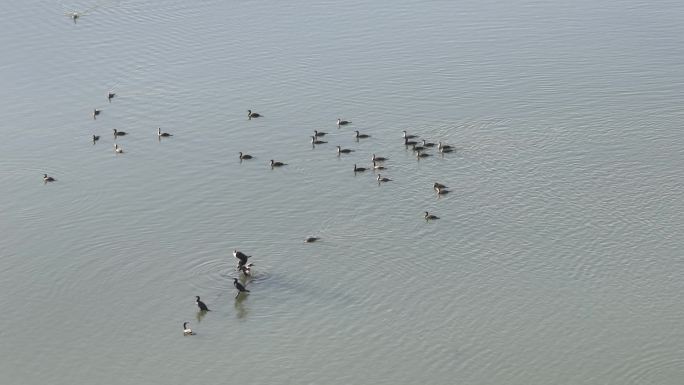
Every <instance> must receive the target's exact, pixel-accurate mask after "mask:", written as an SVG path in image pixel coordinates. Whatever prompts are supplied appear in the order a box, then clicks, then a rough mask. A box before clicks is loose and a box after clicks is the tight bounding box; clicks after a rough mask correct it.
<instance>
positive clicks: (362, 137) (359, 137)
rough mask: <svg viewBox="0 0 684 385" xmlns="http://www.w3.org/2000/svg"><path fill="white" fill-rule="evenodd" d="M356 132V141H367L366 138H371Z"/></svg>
mask: <svg viewBox="0 0 684 385" xmlns="http://www.w3.org/2000/svg"><path fill="white" fill-rule="evenodd" d="M354 132H356V139H365V138H370V135H366V134H362V133H360V132H359V131H358V130H357V131H354Z"/></svg>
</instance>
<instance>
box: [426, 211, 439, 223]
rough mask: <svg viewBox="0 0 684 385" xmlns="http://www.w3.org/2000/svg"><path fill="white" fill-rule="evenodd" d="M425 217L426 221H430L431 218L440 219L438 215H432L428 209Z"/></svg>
mask: <svg viewBox="0 0 684 385" xmlns="http://www.w3.org/2000/svg"><path fill="white" fill-rule="evenodd" d="M424 218H425V220H426V221H430V220H433V219H439V217H438V216H436V215H432V214H430V213H428V212H427V211H426V212H425V216H424Z"/></svg>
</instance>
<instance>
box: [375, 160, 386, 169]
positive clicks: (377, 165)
mask: <svg viewBox="0 0 684 385" xmlns="http://www.w3.org/2000/svg"><path fill="white" fill-rule="evenodd" d="M384 169H385V166H383V165H381V164H378V163H377V162H376V161H373V170H384Z"/></svg>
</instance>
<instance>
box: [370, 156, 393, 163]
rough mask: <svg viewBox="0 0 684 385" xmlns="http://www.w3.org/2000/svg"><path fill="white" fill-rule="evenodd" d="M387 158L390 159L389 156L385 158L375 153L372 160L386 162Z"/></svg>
mask: <svg viewBox="0 0 684 385" xmlns="http://www.w3.org/2000/svg"><path fill="white" fill-rule="evenodd" d="M387 159H389V158H383V157H382V156H375V154H373V157H372V158H371V160H372V161H373V162H384V161H386V160H387Z"/></svg>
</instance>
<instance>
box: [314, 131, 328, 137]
mask: <svg viewBox="0 0 684 385" xmlns="http://www.w3.org/2000/svg"><path fill="white" fill-rule="evenodd" d="M327 134H328V133H327V132H322V131H321V132H319V131H316V130H314V136H315V137H317V138H318V137H319V136H326V135H327Z"/></svg>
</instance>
